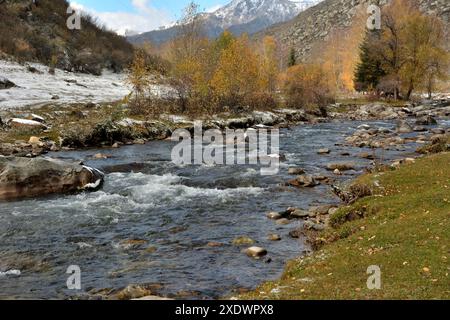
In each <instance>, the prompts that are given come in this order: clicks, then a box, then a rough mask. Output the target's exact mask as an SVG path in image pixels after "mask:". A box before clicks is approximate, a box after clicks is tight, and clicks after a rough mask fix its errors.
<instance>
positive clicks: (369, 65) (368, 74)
mask: <svg viewBox="0 0 450 320" xmlns="http://www.w3.org/2000/svg"><path fill="white" fill-rule="evenodd" d="M378 37H379V32H377V31H368V32H367V33H366V36H365V38H364V41H363V43H362V44H361V46H360V54H359V56H360V62H359V64H358V65H357V67H356V70H355V79H354V82H355V87H356V90H357V91H372V90H375V89H376V88H377V86H378V84H379V83H380V80H381V78H382V77H384V76H385V75H386V72H385V71H384V70H383V67H382V63H381V59H380V57H379V56H378V55H377V50H376V48H375V44H376V41H377V38H378Z"/></svg>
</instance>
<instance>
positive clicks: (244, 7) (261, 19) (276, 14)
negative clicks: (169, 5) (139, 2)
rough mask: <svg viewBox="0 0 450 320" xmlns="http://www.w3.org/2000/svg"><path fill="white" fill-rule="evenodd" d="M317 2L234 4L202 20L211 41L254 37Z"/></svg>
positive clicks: (157, 34)
mask: <svg viewBox="0 0 450 320" xmlns="http://www.w3.org/2000/svg"><path fill="white" fill-rule="evenodd" d="M317 2H318V0H312V1H289V0H233V1H231V2H230V3H229V4H227V5H225V6H224V7H221V8H219V9H218V10H216V11H214V12H212V13H202V18H203V19H204V27H205V30H206V33H207V36H208V37H210V38H215V37H217V36H219V35H220V34H221V33H222V32H223V31H225V30H229V31H230V32H232V33H233V34H235V35H240V34H242V33H248V34H254V33H256V32H258V31H261V30H263V29H265V28H267V27H269V26H271V25H273V24H275V23H280V22H284V21H288V20H290V19H292V18H294V17H295V16H296V15H297V14H298V13H299V12H300V11H302V10H304V9H305V8H307V7H309V6H311V5H313V4H315V3H317ZM178 31H179V27H178V26H172V27H169V28H166V29H163V30H155V31H150V32H146V33H143V34H140V35H137V36H132V37H128V39H129V41H130V42H132V43H142V42H145V41H150V42H151V43H153V44H157V45H159V44H162V43H164V42H167V41H169V40H171V39H173V38H174V37H176V35H177V34H178Z"/></svg>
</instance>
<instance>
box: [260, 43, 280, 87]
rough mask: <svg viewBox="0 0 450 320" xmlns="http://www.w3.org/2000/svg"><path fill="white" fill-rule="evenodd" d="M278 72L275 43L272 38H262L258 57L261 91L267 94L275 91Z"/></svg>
mask: <svg viewBox="0 0 450 320" xmlns="http://www.w3.org/2000/svg"><path fill="white" fill-rule="evenodd" d="M279 72H280V70H279V68H278V62H277V43H276V41H275V38H274V37H271V36H267V37H264V39H263V41H262V50H261V55H260V80H261V89H262V90H263V91H265V92H268V93H273V92H275V90H276V86H277V78H278V74H279Z"/></svg>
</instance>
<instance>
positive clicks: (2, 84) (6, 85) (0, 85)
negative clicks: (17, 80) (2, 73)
mask: <svg viewBox="0 0 450 320" xmlns="http://www.w3.org/2000/svg"><path fill="white" fill-rule="evenodd" d="M15 86H16V85H15V84H14V82H12V81H9V80H8V79H6V78H4V77H0V90H2V89H10V88H13V87H15Z"/></svg>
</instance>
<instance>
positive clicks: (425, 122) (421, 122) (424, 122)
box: [416, 116, 437, 126]
mask: <svg viewBox="0 0 450 320" xmlns="http://www.w3.org/2000/svg"><path fill="white" fill-rule="evenodd" d="M436 124H437V121H436V119H435V118H433V117H432V116H426V117H422V118H420V119H417V121H416V125H418V126H431V125H436Z"/></svg>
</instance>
